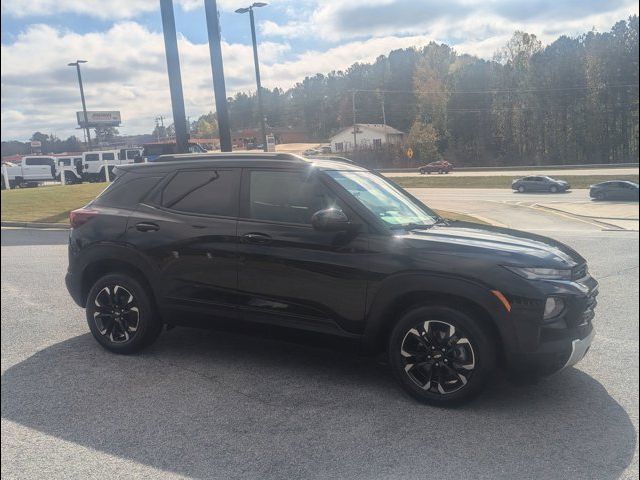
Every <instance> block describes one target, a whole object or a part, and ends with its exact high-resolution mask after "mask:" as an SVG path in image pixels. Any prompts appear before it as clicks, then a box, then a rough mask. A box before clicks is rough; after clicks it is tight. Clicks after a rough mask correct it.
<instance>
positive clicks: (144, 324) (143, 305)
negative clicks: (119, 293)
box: [85, 273, 162, 354]
mask: <svg viewBox="0 0 640 480" xmlns="http://www.w3.org/2000/svg"><path fill="white" fill-rule="evenodd" d="M113 284H117V285H122V286H123V287H124V288H126V289H127V290H129V292H131V294H132V295H133V296H134V298H135V300H136V302H137V306H138V309H139V315H140V321H139V324H138V330H137V331H136V334H135V335H134V336H133V338H131V339H130V340H128V341H126V342H123V343H113V342H111V341H110V340H109V339H107V338H106V337H104V336H103V335H101V334H100V332H99V331H98V327H97V325H96V323H95V321H94V319H93V314H94V312H95V303H94V301H95V298H96V295H97V294H98V293H99V292H100V290H102V289H103V288H104V287H106V286H108V285H113ZM85 311H86V316H87V323H88V324H89V329H90V330H91V333H92V335H93V337H94V338H95V339H96V341H97V342H98V343H99V344H100V345H102V346H103V347H104V348H106V349H107V350H109V351H111V352H115V353H124V354H126V353H133V352H136V351H138V350H140V349H142V348H144V347H146V346H147V345H149V344H150V343H151V342H153V340H155V338H156V337H157V335H158V334H159V333H160V330H161V328H162V324H161V322H160V321H159V319H158V316H157V315H156V312H155V309H154V307H153V304H152V301H151V296H150V295H149V292H148V291H147V289H146V288H145V287H143V286H142V284H141V283H140V282H139V281H138V280H137V279H135V278H132V277H131V276H129V275H125V274H119V273H113V274H108V275H105V276H103V277H101V278H100V279H98V280H97V281H96V282H95V283H94V284H93V286H92V287H91V290H89V294H88V295H87V304H86V309H85Z"/></svg>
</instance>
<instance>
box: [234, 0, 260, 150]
mask: <svg viewBox="0 0 640 480" xmlns="http://www.w3.org/2000/svg"><path fill="white" fill-rule="evenodd" d="M266 6H267V4H266V3H263V2H255V3H254V4H253V5H251V6H249V7H245V8H239V9H237V10H236V13H247V12H249V21H250V22H251V41H252V42H253V64H254V67H255V70H256V86H257V88H258V114H259V115H260V129H261V130H262V146H263V147H264V151H265V152H266V151H267V129H266V125H265V121H264V110H263V106H262V84H261V82H260V62H258V42H257V40H256V25H255V21H254V18H253V9H254V8H259V7H266Z"/></svg>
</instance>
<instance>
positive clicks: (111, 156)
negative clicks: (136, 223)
mask: <svg viewBox="0 0 640 480" xmlns="http://www.w3.org/2000/svg"><path fill="white" fill-rule="evenodd" d="M102 159H103V160H115V159H116V156H115V155H114V154H113V153H103V154H102Z"/></svg>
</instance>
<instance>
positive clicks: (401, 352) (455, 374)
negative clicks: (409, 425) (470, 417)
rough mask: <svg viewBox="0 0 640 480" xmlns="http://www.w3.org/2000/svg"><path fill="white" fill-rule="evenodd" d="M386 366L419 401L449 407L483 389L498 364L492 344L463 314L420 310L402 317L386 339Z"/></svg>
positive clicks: (476, 323) (440, 309) (445, 309)
mask: <svg viewBox="0 0 640 480" xmlns="http://www.w3.org/2000/svg"><path fill="white" fill-rule="evenodd" d="M388 353H389V362H390V364H391V368H392V370H393V373H394V375H395V377H396V379H397V380H398V381H399V382H400V385H401V386H402V387H403V388H404V389H405V390H406V391H407V392H408V393H409V394H411V395H412V396H413V397H415V398H417V399H418V400H420V401H422V402H425V403H430V404H434V405H440V406H453V405H456V404H460V403H463V402H465V401H467V400H470V399H471V398H473V397H474V396H475V395H477V394H479V393H480V392H481V391H482V389H483V387H484V386H485V385H486V383H487V381H488V379H489V377H490V375H491V374H492V373H493V371H494V369H495V365H496V347H495V340H494V339H493V338H492V337H491V335H490V334H488V333H487V331H486V330H485V328H484V327H483V325H482V324H480V322H479V321H478V320H477V319H475V318H472V317H471V316H469V315H468V314H467V313H465V312H462V311H459V310H455V309H453V308H450V307H446V306H442V307H437V306H423V307H418V308H415V309H413V310H410V311H409V312H408V313H406V314H405V315H404V316H403V317H402V318H401V319H400V321H399V322H398V324H397V325H396V326H395V328H394V329H393V332H392V334H391V337H390V339H389V352H388Z"/></svg>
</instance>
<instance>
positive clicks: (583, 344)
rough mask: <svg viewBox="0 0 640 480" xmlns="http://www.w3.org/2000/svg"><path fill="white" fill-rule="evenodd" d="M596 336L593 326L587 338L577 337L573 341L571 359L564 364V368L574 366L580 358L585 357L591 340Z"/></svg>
mask: <svg viewBox="0 0 640 480" xmlns="http://www.w3.org/2000/svg"><path fill="white" fill-rule="evenodd" d="M595 336H596V331H595V330H594V329H593V328H592V329H591V333H590V334H589V335H587V336H586V337H585V338H582V339H579V338H576V339H575V340H573V341H572V342H571V355H569V359H568V360H567V362H566V363H565V364H564V366H563V367H562V368H567V367H572V366H574V365H575V364H576V363H578V362H579V361H580V360H582V359H583V358H584V356H585V355H586V354H587V352H588V351H589V348H590V347H591V342H592V341H593V337H595Z"/></svg>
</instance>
